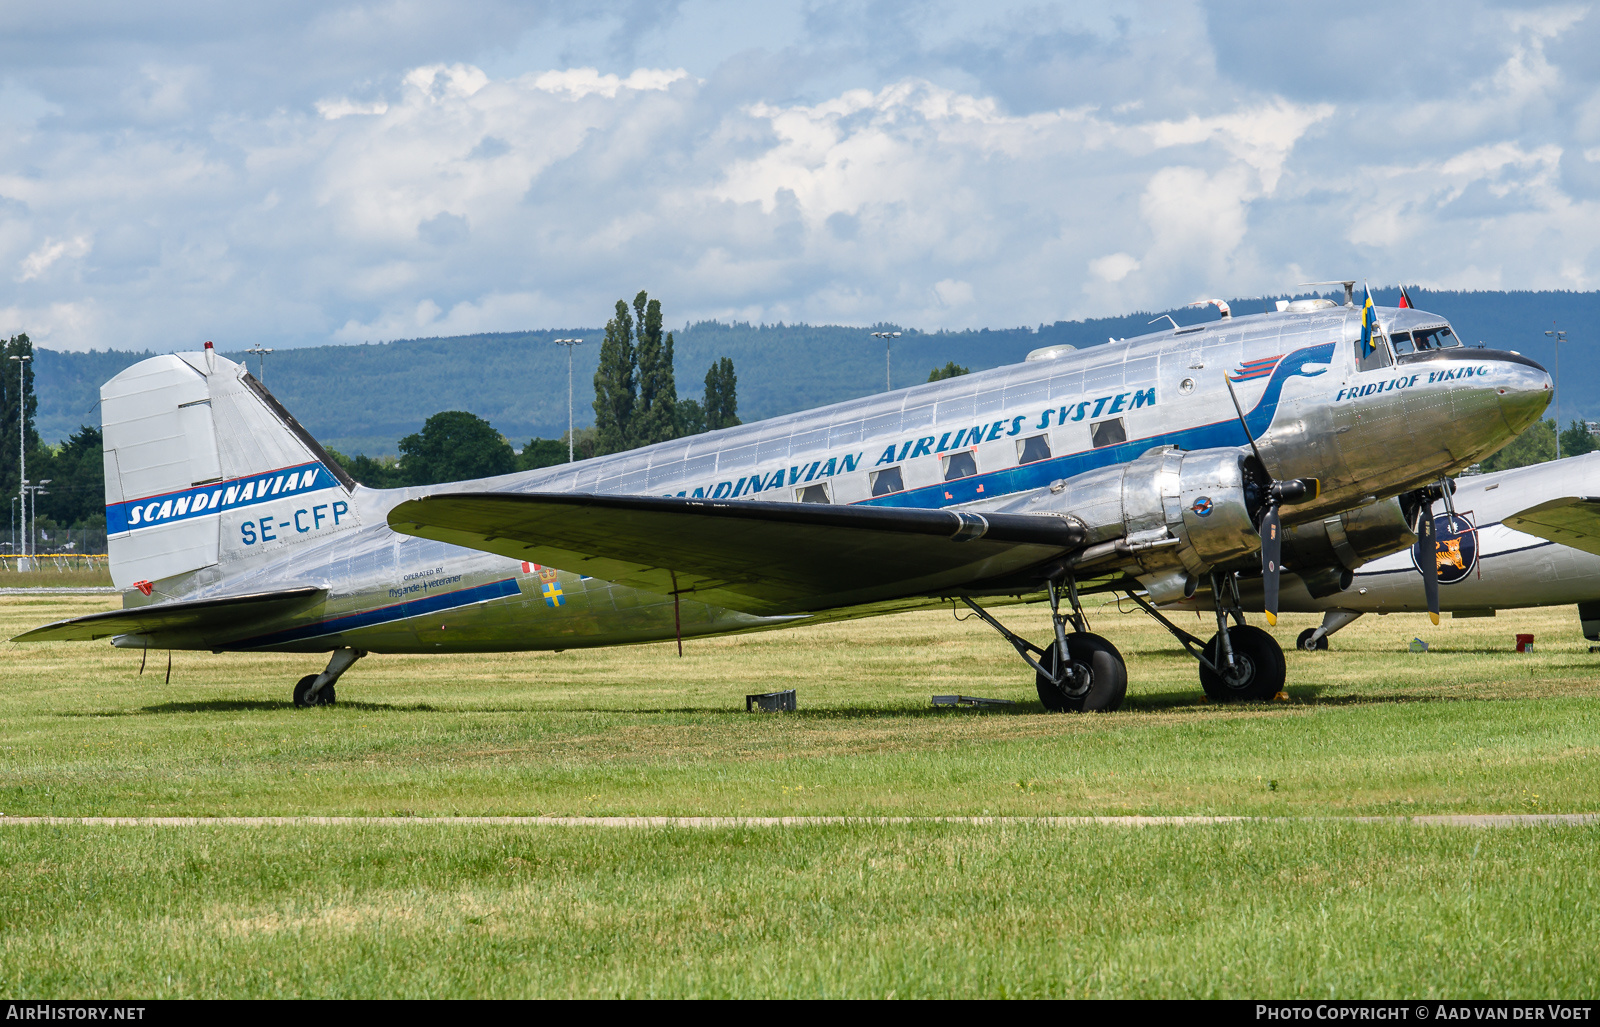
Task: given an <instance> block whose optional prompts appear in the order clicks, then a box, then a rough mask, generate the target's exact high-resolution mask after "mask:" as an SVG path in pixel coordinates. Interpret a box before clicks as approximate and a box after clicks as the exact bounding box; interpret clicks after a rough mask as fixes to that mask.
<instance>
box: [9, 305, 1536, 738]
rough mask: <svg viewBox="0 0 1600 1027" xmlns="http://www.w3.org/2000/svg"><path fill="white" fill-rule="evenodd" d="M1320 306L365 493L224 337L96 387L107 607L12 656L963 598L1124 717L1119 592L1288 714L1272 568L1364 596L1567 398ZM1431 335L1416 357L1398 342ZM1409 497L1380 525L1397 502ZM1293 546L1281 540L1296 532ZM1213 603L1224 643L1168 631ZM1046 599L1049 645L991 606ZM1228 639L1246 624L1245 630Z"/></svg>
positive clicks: (1237, 689)
mask: <svg viewBox="0 0 1600 1027" xmlns="http://www.w3.org/2000/svg"><path fill="white" fill-rule="evenodd" d="M1345 293H1346V302H1345V306H1344V307H1343V308H1340V307H1338V306H1336V305H1335V304H1334V303H1333V302H1332V301H1330V300H1302V301H1297V302H1295V303H1293V304H1288V305H1287V309H1282V310H1280V311H1277V312H1271V313H1265V314H1259V315H1251V316H1245V317H1231V316H1228V311H1227V310H1226V307H1225V306H1224V305H1222V304H1220V303H1219V304H1218V305H1219V307H1221V308H1222V310H1223V317H1222V319H1221V320H1218V321H1212V322H1209V323H1205V324H1199V325H1194V326H1191V327H1178V326H1177V325H1176V322H1174V327H1173V328H1172V329H1171V330H1167V331H1160V332H1156V333H1154V334H1150V335H1145V336H1141V337H1139V338H1136V339H1131V340H1124V341H1117V342H1111V343H1109V344H1107V345H1103V346H1095V347H1093V348H1089V349H1085V350H1082V351H1070V350H1067V349H1065V348H1063V349H1060V350H1046V351H1037V352H1035V353H1034V354H1030V359H1028V360H1027V361H1025V362H1024V363H1021V364H1016V365H1013V366H1008V367H1000V368H995V369H993V370H989V371H983V372H979V373H975V374H971V375H966V376H963V377H959V378H953V379H949V380H946V381H941V382H936V383H930V384H926V385H918V386H915V387H913V388H909V389H901V390H898V391H894V392H889V393H885V394H882V395H876V396H870V397H867V398H864V399H859V400H853V401H850V402H846V403H839V404H835V405H833V406H829V407H824V408H821V409H818V410H813V411H808V412H804V413H797V414H791V415H788V416H785V417H778V418H773V419H771V420H767V421H762V422H759V423H755V424H748V425H742V426H739V427H734V428H727V429H723V430H720V431H715V432H709V433H706V434H703V435H696V436H692V437H690V438H684V439H678V440H676V441H672V442H663V443H659V444H657V445H653V446H648V447H645V448H643V449H638V450H634V451H632V452H627V453H620V454H617V455H614V456H609V457H602V458H597V459H592V460H584V461H580V462H578V463H574V464H567V465H563V466H559V467H553V468H546V469H543V470H538V471H529V472H524V473H519V474H511V475H505V476H501V477H495V478H486V479H482V480H478V481H470V482H458V483H455V484H449V485H437V486H430V487H426V488H410V489H394V490H378V489H369V488H365V487H362V486H359V485H357V484H356V483H355V482H354V481H352V480H351V479H350V477H349V476H348V474H347V473H346V472H345V471H344V470H343V469H342V468H341V467H339V466H338V465H337V464H336V463H335V462H334V461H333V460H332V459H330V458H329V457H328V455H327V453H326V452H325V451H324V450H323V449H322V447H321V446H319V445H318V444H317V442H316V441H315V440H314V439H313V438H312V437H311V436H310V435H309V434H308V433H307V432H306V431H305V430H304V429H303V428H302V427H301V426H300V425H299V424H298V423H297V422H296V421H295V420H294V418H293V417H291V416H290V415H289V413H288V412H287V411H286V410H284V409H283V407H282V406H281V405H280V404H279V403H278V402H277V401H276V400H275V399H274V398H273V397H272V396H271V395H270V394H269V393H268V392H267V391H266V389H264V388H263V387H262V385H261V383H260V382H258V381H257V380H256V379H255V378H253V377H252V376H251V375H250V374H248V373H247V372H246V370H245V369H244V368H243V367H242V366H241V365H239V364H236V363H233V362H231V361H229V360H226V359H224V358H222V357H220V356H218V355H217V354H216V353H215V352H214V351H213V350H212V349H211V348H210V344H209V343H208V344H207V347H206V349H205V350H204V351H203V352H200V353H185V354H175V355H164V356H157V357H152V358H150V359H148V360H144V361H142V362H140V363H138V364H135V365H134V366H132V367H130V368H128V369H127V370H125V371H123V372H122V373H121V374H119V375H117V376H116V377H115V378H113V379H112V380H111V381H109V382H107V383H106V385H105V386H104V387H103V388H102V389H101V399H102V405H101V410H102V415H103V421H104V432H105V466H106V516H107V525H108V531H109V549H110V562H111V571H112V578H113V581H114V582H115V584H116V586H117V587H118V588H119V589H122V590H124V606H123V608H122V609H120V610H114V611H109V612H105V613H97V614H91V615H88V616H84V617H78V618H75V619H72V620H67V621H61V622H59V623H56V624H51V625H48V626H45V627H41V628H38V629H35V630H33V631H29V632H27V633H25V634H23V635H21V636H18V637H19V640H30V641H31V640H38V641H44V640H59V639H96V638H104V637H110V638H111V641H112V644H113V645H116V646H119V647H123V648H130V649H152V648H155V649H169V650H171V649H201V650H205V649H209V650H214V651H217V652H223V651H274V652H301V653H319V652H322V653H326V652H330V651H331V653H332V657H331V659H330V660H329V662H328V665H327V667H326V669H325V670H323V671H322V672H321V673H318V674H308V675H306V676H305V677H304V678H302V679H301V680H300V682H299V683H298V684H297V685H296V686H295V688H294V701H295V703H296V704H298V705H302V706H313V705H320V704H324V703H331V702H333V701H334V699H335V692H334V684H335V682H336V681H337V680H338V679H339V677H340V675H342V674H343V673H344V672H345V671H346V670H348V669H349V668H350V666H351V665H352V664H354V663H355V662H356V660H357V659H359V658H360V657H361V656H364V655H365V654H367V653H439V654H449V653H461V652H486V651H507V650H539V649H570V648H575V647H580V646H607V645H619V644H626V643H635V642H653V641H664V640H671V639H673V638H677V639H679V640H680V642H681V640H682V639H683V638H688V637H695V636H705V635H715V634H723V633H728V632H739V631H751V630H759V629H767V628H776V627H782V626H785V625H794V624H806V623H815V622H817V621H820V620H826V619H832V618H848V617H860V616H867V615H872V614H880V613H889V612H894V611H899V610H907V609H914V608H920V607H936V606H937V605H939V604H941V603H947V602H948V603H963V604H966V605H967V606H970V607H971V608H972V609H973V610H974V611H976V612H977V613H978V614H979V615H980V616H981V617H982V618H983V619H984V620H985V621H986V622H987V623H988V624H990V625H991V626H993V627H994V628H995V629H996V630H997V631H999V632H1000V633H1001V634H1002V635H1003V636H1004V637H1005V638H1006V640H1007V641H1009V642H1010V643H1011V644H1012V646H1014V647H1015V648H1016V650H1017V652H1018V654H1019V655H1021V657H1022V658H1023V659H1024V660H1025V661H1026V662H1027V664H1028V666H1029V667H1030V668H1031V669H1032V671H1033V673H1034V676H1035V680H1036V682H1037V685H1038V692H1039V697H1040V699H1041V700H1042V701H1043V703H1044V705H1045V706H1046V707H1047V708H1048V709H1051V710H1094V709H1100V710H1108V709H1115V708H1116V707H1117V706H1118V705H1119V704H1120V703H1121V701H1122V699H1123V696H1124V693H1125V691H1126V688H1127V670H1126V666H1125V664H1124V663H1123V660H1122V657H1121V656H1120V654H1118V652H1117V650H1116V648H1115V647H1114V646H1113V645H1112V644H1111V643H1110V642H1109V641H1107V640H1106V639H1104V638H1102V637H1101V636H1099V635H1096V634H1092V633H1091V632H1090V631H1089V630H1088V627H1089V626H1088V623H1087V621H1086V619H1085V617H1084V615H1083V609H1082V606H1081V604H1080V603H1079V596H1081V595H1083V594H1084V593H1086V592H1093V591H1105V590H1125V591H1128V592H1129V593H1130V594H1131V595H1133V596H1134V598H1135V600H1136V601H1137V602H1138V603H1140V604H1141V605H1142V606H1143V607H1144V608H1145V609H1146V610H1147V611H1148V612H1149V613H1150V614H1151V615H1152V616H1154V617H1156V618H1157V619H1159V620H1160V621H1161V622H1162V623H1163V624H1165V625H1166V626H1167V627H1168V629H1169V630H1171V631H1172V632H1173V634H1174V635H1175V636H1177V637H1178V639H1179V640H1180V641H1181V642H1182V643H1183V645H1184V647H1185V648H1186V649H1187V650H1188V651H1189V652H1190V653H1191V654H1192V655H1193V656H1195V658H1196V659H1197V661H1198V663H1199V669H1200V680H1201V684H1202V686H1203V687H1204V688H1205V690H1206V692H1207V693H1208V694H1209V695H1211V696H1213V697H1214V698H1216V699H1219V700H1229V699H1263V698H1270V697H1271V696H1273V695H1274V694H1276V693H1277V692H1278V690H1279V689H1280V688H1281V687H1282V686H1283V683H1284V678H1285V663H1284V658H1283V652H1282V650H1281V649H1280V648H1279V647H1278V645H1277V643H1276V642H1275V641H1274V640H1273V638H1272V636H1271V635H1270V634H1268V633H1267V632H1266V631H1264V630H1262V629H1260V628H1258V627H1254V626H1251V625H1247V624H1246V623H1245V620H1244V610H1243V605H1242V600H1241V598H1240V592H1239V585H1240V582H1241V580H1246V581H1248V580H1249V579H1252V578H1257V577H1259V578H1260V580H1261V582H1262V585H1263V589H1264V593H1263V594H1264V603H1263V605H1264V607H1265V610H1266V612H1267V615H1268V617H1269V619H1272V618H1273V617H1274V615H1275V612H1276V608H1277V601H1278V600H1277V593H1278V582H1279V576H1280V567H1281V565H1282V564H1283V563H1289V564H1290V565H1291V566H1293V567H1295V568H1296V570H1297V574H1298V578H1299V580H1300V581H1302V582H1305V583H1307V584H1309V585H1310V586H1311V587H1312V588H1314V589H1321V588H1326V587H1330V586H1331V585H1337V584H1338V583H1339V582H1340V581H1341V580H1348V574H1349V570H1348V560H1349V554H1351V553H1354V554H1355V557H1356V558H1357V559H1373V558H1376V557H1378V556H1381V555H1385V554H1388V553H1391V552H1395V551H1398V550H1400V549H1403V548H1405V547H1406V546H1407V545H1409V544H1411V540H1412V538H1413V537H1414V532H1415V531H1419V530H1420V531H1423V532H1424V533H1426V532H1428V531H1429V530H1430V529H1431V528H1432V526H1433V523H1434V521H1433V515H1432V505H1433V503H1434V502H1435V501H1437V500H1438V499H1441V498H1443V497H1444V496H1445V495H1446V494H1447V491H1448V488H1447V484H1446V483H1445V482H1446V477H1447V476H1448V475H1450V474H1453V473H1455V472H1458V471H1460V470H1461V469H1462V468H1465V467H1467V466H1468V465H1470V464H1471V463H1473V462H1474V461H1477V460H1479V459H1481V458H1483V457H1484V456H1486V455H1488V454H1490V453H1492V452H1494V451H1495V450H1497V449H1499V448H1500V447H1501V446H1503V445H1504V444H1505V443H1506V442H1508V441H1509V440H1510V439H1511V438H1512V437H1513V436H1514V435H1515V434H1516V433H1518V432H1519V431H1521V430H1522V429H1523V428H1525V427H1526V426H1528V425H1529V424H1531V423H1532V422H1533V421H1534V420H1535V419H1536V418H1538V417H1539V416H1540V415H1541V414H1542V413H1543V412H1544V409H1545V407H1546V405H1547V404H1548V402H1549V400H1550V396H1551V383H1550V377H1549V375H1548V374H1546V372H1545V370H1544V368H1543V367H1540V366H1539V365H1538V364H1537V363H1535V362H1534V361H1532V360H1529V359H1527V358H1526V357H1522V356H1518V355H1516V354H1514V353H1509V352H1501V351H1496V350H1489V349H1483V348H1466V347H1463V346H1461V345H1460V344H1459V341H1458V340H1457V338H1456V337H1455V336H1454V335H1453V334H1452V333H1451V332H1450V331H1449V329H1448V327H1447V326H1445V323H1444V321H1443V320H1442V319H1440V318H1436V317H1431V315H1423V314H1420V313H1419V312H1417V311H1413V310H1391V309H1379V310H1377V312H1376V313H1377V317H1378V319H1379V320H1380V322H1381V323H1382V330H1381V331H1380V332H1379V333H1378V334H1377V335H1376V336H1374V337H1373V339H1372V341H1373V342H1374V343H1375V345H1374V346H1372V347H1371V348H1370V351H1368V347H1367V346H1364V345H1363V343H1362V342H1361V335H1362V331H1361V325H1362V323H1363V315H1362V312H1361V311H1358V310H1357V309H1355V307H1354V305H1353V304H1352V303H1351V300H1350V296H1351V288H1350V286H1349V284H1348V283H1346V290H1345ZM1419 317H1420V318H1424V319H1429V318H1431V320H1428V323H1429V324H1436V325H1438V326H1440V328H1439V330H1437V331H1434V332H1433V333H1432V334H1431V335H1430V336H1428V338H1427V340H1426V344H1425V345H1424V344H1420V343H1421V336H1420V335H1417V334H1414V335H1413V336H1412V337H1411V338H1410V340H1409V349H1410V351H1409V352H1399V353H1396V352H1395V351H1393V350H1392V349H1391V347H1390V344H1389V342H1388V340H1387V338H1386V337H1385V336H1387V335H1389V334H1391V333H1393V334H1394V335H1396V336H1397V337H1398V336H1399V334H1400V333H1401V331H1402V330H1404V329H1405V327H1406V326H1414V325H1415V324H1417V323H1419V322H1416V321H1415V319H1416V318H1419ZM1390 499H1395V502H1394V503H1388V502H1387V500H1390ZM1285 524H1287V525H1289V526H1291V527H1293V528H1294V533H1293V535H1292V537H1291V539H1290V540H1289V542H1288V543H1287V544H1285V540H1284V538H1283V534H1282V532H1283V526H1284V525H1285ZM1186 598H1187V599H1190V600H1196V599H1204V601H1205V602H1206V604H1207V605H1208V606H1209V607H1210V609H1211V610H1212V611H1213V613H1214V614H1215V619H1216V624H1217V633H1216V634H1215V635H1214V636H1213V637H1212V638H1211V639H1210V640H1208V641H1202V640H1201V639H1200V638H1198V637H1196V636H1193V635H1191V634H1189V633H1188V632H1185V631H1183V630H1182V629H1180V628H1178V627H1177V626H1176V625H1174V624H1173V623H1172V622H1171V621H1170V620H1168V619H1167V617H1166V616H1165V615H1164V614H1163V613H1161V611H1160V610H1159V609H1158V608H1157V606H1158V605H1159V604H1162V603H1169V602H1174V601H1182V600H1184V599H1186ZM1040 599H1043V600H1047V601H1048V602H1049V604H1050V610H1051V613H1052V621H1053V625H1054V631H1053V634H1052V637H1050V638H1048V639H1045V640H1043V641H1042V642H1041V643H1038V644H1036V643H1033V642H1030V641H1028V640H1026V639H1024V638H1021V637H1020V636H1018V635H1017V634H1015V633H1014V632H1012V631H1010V630H1009V629H1007V628H1006V627H1004V626H1003V625H1002V624H1001V623H1000V622H999V620H997V619H996V617H995V616H994V614H993V613H991V612H990V611H989V610H988V609H986V608H985V607H986V606H989V607H994V606H998V605H1004V604H1007V603H1014V602H1026V601H1037V600H1040ZM1230 620H1231V621H1232V622H1233V623H1232V624H1231V625H1230V623H1229V622H1230Z"/></svg>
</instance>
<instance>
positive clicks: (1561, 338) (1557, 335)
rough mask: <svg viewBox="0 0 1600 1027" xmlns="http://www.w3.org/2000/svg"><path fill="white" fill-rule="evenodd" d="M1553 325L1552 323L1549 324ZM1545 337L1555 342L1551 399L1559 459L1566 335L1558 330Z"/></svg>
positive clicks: (1557, 456) (1558, 456)
mask: <svg viewBox="0 0 1600 1027" xmlns="http://www.w3.org/2000/svg"><path fill="white" fill-rule="evenodd" d="M1550 323H1551V324H1555V322H1554V321H1551V322H1550ZM1545 334H1546V335H1548V336H1550V337H1551V338H1552V339H1555V340H1556V394H1555V396H1553V397H1552V399H1553V401H1554V404H1555V408H1556V459H1557V460H1560V459H1561V344H1562V343H1563V342H1566V341H1567V333H1566V332H1563V331H1561V330H1560V329H1559V328H1558V329H1557V330H1555V331H1553V332H1545Z"/></svg>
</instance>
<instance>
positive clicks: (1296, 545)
mask: <svg viewBox="0 0 1600 1027" xmlns="http://www.w3.org/2000/svg"><path fill="white" fill-rule="evenodd" d="M1416 541H1417V534H1416V532H1415V531H1413V530H1412V518H1411V517H1409V516H1407V512H1406V510H1405V508H1404V506H1403V504H1402V503H1401V501H1400V500H1399V499H1398V498H1390V499H1385V500H1381V501H1380V502H1376V503H1368V504H1367V505H1366V506H1362V507H1357V508H1356V509H1354V510H1346V511H1344V512H1343V513H1340V514H1337V515H1335V516H1333V517H1324V518H1323V519H1322V520H1319V521H1311V522H1310V523H1307V524H1297V525H1295V526H1294V527H1292V528H1288V529H1285V531H1284V533H1283V569H1284V570H1285V571H1287V572H1290V573H1293V574H1298V575H1299V576H1300V580H1301V581H1303V582H1304V583H1305V586H1306V590H1307V591H1308V592H1310V593H1311V595H1312V597H1313V598H1316V599H1321V598H1323V597H1324V596H1330V595H1333V594H1334V593H1336V592H1342V591H1344V590H1345V589H1346V588H1348V587H1349V586H1350V580H1351V572H1353V571H1354V570H1355V569H1356V568H1358V567H1360V566H1361V565H1362V564H1364V563H1366V562H1368V561H1369V560H1376V559H1378V558H1379V557H1381V556H1388V555H1389V554H1390V553H1398V552H1399V551H1400V550H1402V549H1405V548H1406V547H1408V546H1412V545H1415V544H1416Z"/></svg>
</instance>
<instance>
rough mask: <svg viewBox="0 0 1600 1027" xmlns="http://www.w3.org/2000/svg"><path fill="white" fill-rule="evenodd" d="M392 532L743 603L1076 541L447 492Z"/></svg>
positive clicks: (1004, 518) (777, 514) (979, 564)
mask: <svg viewBox="0 0 1600 1027" xmlns="http://www.w3.org/2000/svg"><path fill="white" fill-rule="evenodd" d="M389 526H390V527H391V528H393V529H394V530H395V531H398V532H401V533H403V534H407V535H416V536H418V537H421V538H429V539H435V540H438V541H440V542H448V543H451V544H453V545H458V546H466V547H467V548H470V549H478V550H483V551H485V552H490V553H498V554H499V555H501V556H509V557H511V558H512V559H515V560H527V561H531V562H538V563H541V564H545V565H547V566H551V567H560V568H562V569H563V570H569V571H576V572H578V573H580V574H587V575H589V576H591V577H596V578H604V579H606V580H608V581H616V582H619V583H623V584H627V585H631V586H633V587H635V588H640V589H644V590H647V591H651V592H658V593H671V592H673V591H674V590H677V591H679V592H681V593H689V592H692V593H694V598H696V599H699V600H702V601H704V602H708V603H713V604H715V605H720V606H727V607H730V608H732V609H737V610H744V611H746V612H749V613H767V614H772V613H799V612H805V611H812V610H824V609H832V608H837V607H841V606H855V605H858V604H861V603H870V602H880V601H884V600H889V599H897V598H901V597H905V596H913V595H928V594H930V593H940V592H947V591H958V590H959V589H961V588H962V587H963V586H965V585H966V584H968V583H970V582H977V581H982V580H984V579H989V578H995V577H999V576H1002V575H1006V574H1010V573H1015V572H1017V571H1021V570H1024V569H1026V568H1028V567H1032V566H1034V565H1036V564H1039V563H1041V562H1043V561H1045V560H1050V559H1053V558H1056V557H1059V556H1060V555H1062V554H1063V553H1066V552H1070V551H1072V550H1074V549H1077V548H1079V547H1080V546H1081V545H1082V544H1083V538H1084V530H1083V527H1082V526H1081V525H1080V524H1078V523H1077V522H1076V521H1072V520H1068V519H1066V518H1064V517H1056V516H1049V515H1043V516H1041V515H1032V514H982V515H979V514H971V513H957V512H955V511H951V510H899V509H890V508H885V507H864V506H825V505H822V504H808V503H761V502H718V501H713V500H705V499H678V498H668V497H654V496H594V495H584V494H575V493H509V492H457V493H446V494H442V495H433V496H427V497H425V498H423V499H414V500H410V501H407V502H405V503H401V504H400V505H398V506H396V507H395V508H394V509H393V510H391V511H390V512H389Z"/></svg>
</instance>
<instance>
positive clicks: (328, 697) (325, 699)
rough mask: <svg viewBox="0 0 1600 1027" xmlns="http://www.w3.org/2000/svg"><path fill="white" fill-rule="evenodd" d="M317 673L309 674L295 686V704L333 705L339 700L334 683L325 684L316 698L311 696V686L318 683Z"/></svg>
mask: <svg viewBox="0 0 1600 1027" xmlns="http://www.w3.org/2000/svg"><path fill="white" fill-rule="evenodd" d="M316 680H317V675H315V674H307V675H306V676H305V677H303V678H301V679H300V681H299V682H298V683H297V684H296V685H295V686H294V704H295V705H296V706H300V707H307V706H332V705H333V704H334V703H335V702H337V701H338V697H337V696H336V695H335V694H334V691H333V686H332V685H323V686H322V690H321V691H319V692H318V693H317V694H316V697H315V698H311V697H309V695H308V693H309V692H310V691H311V686H312V685H313V684H315V683H316Z"/></svg>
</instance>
